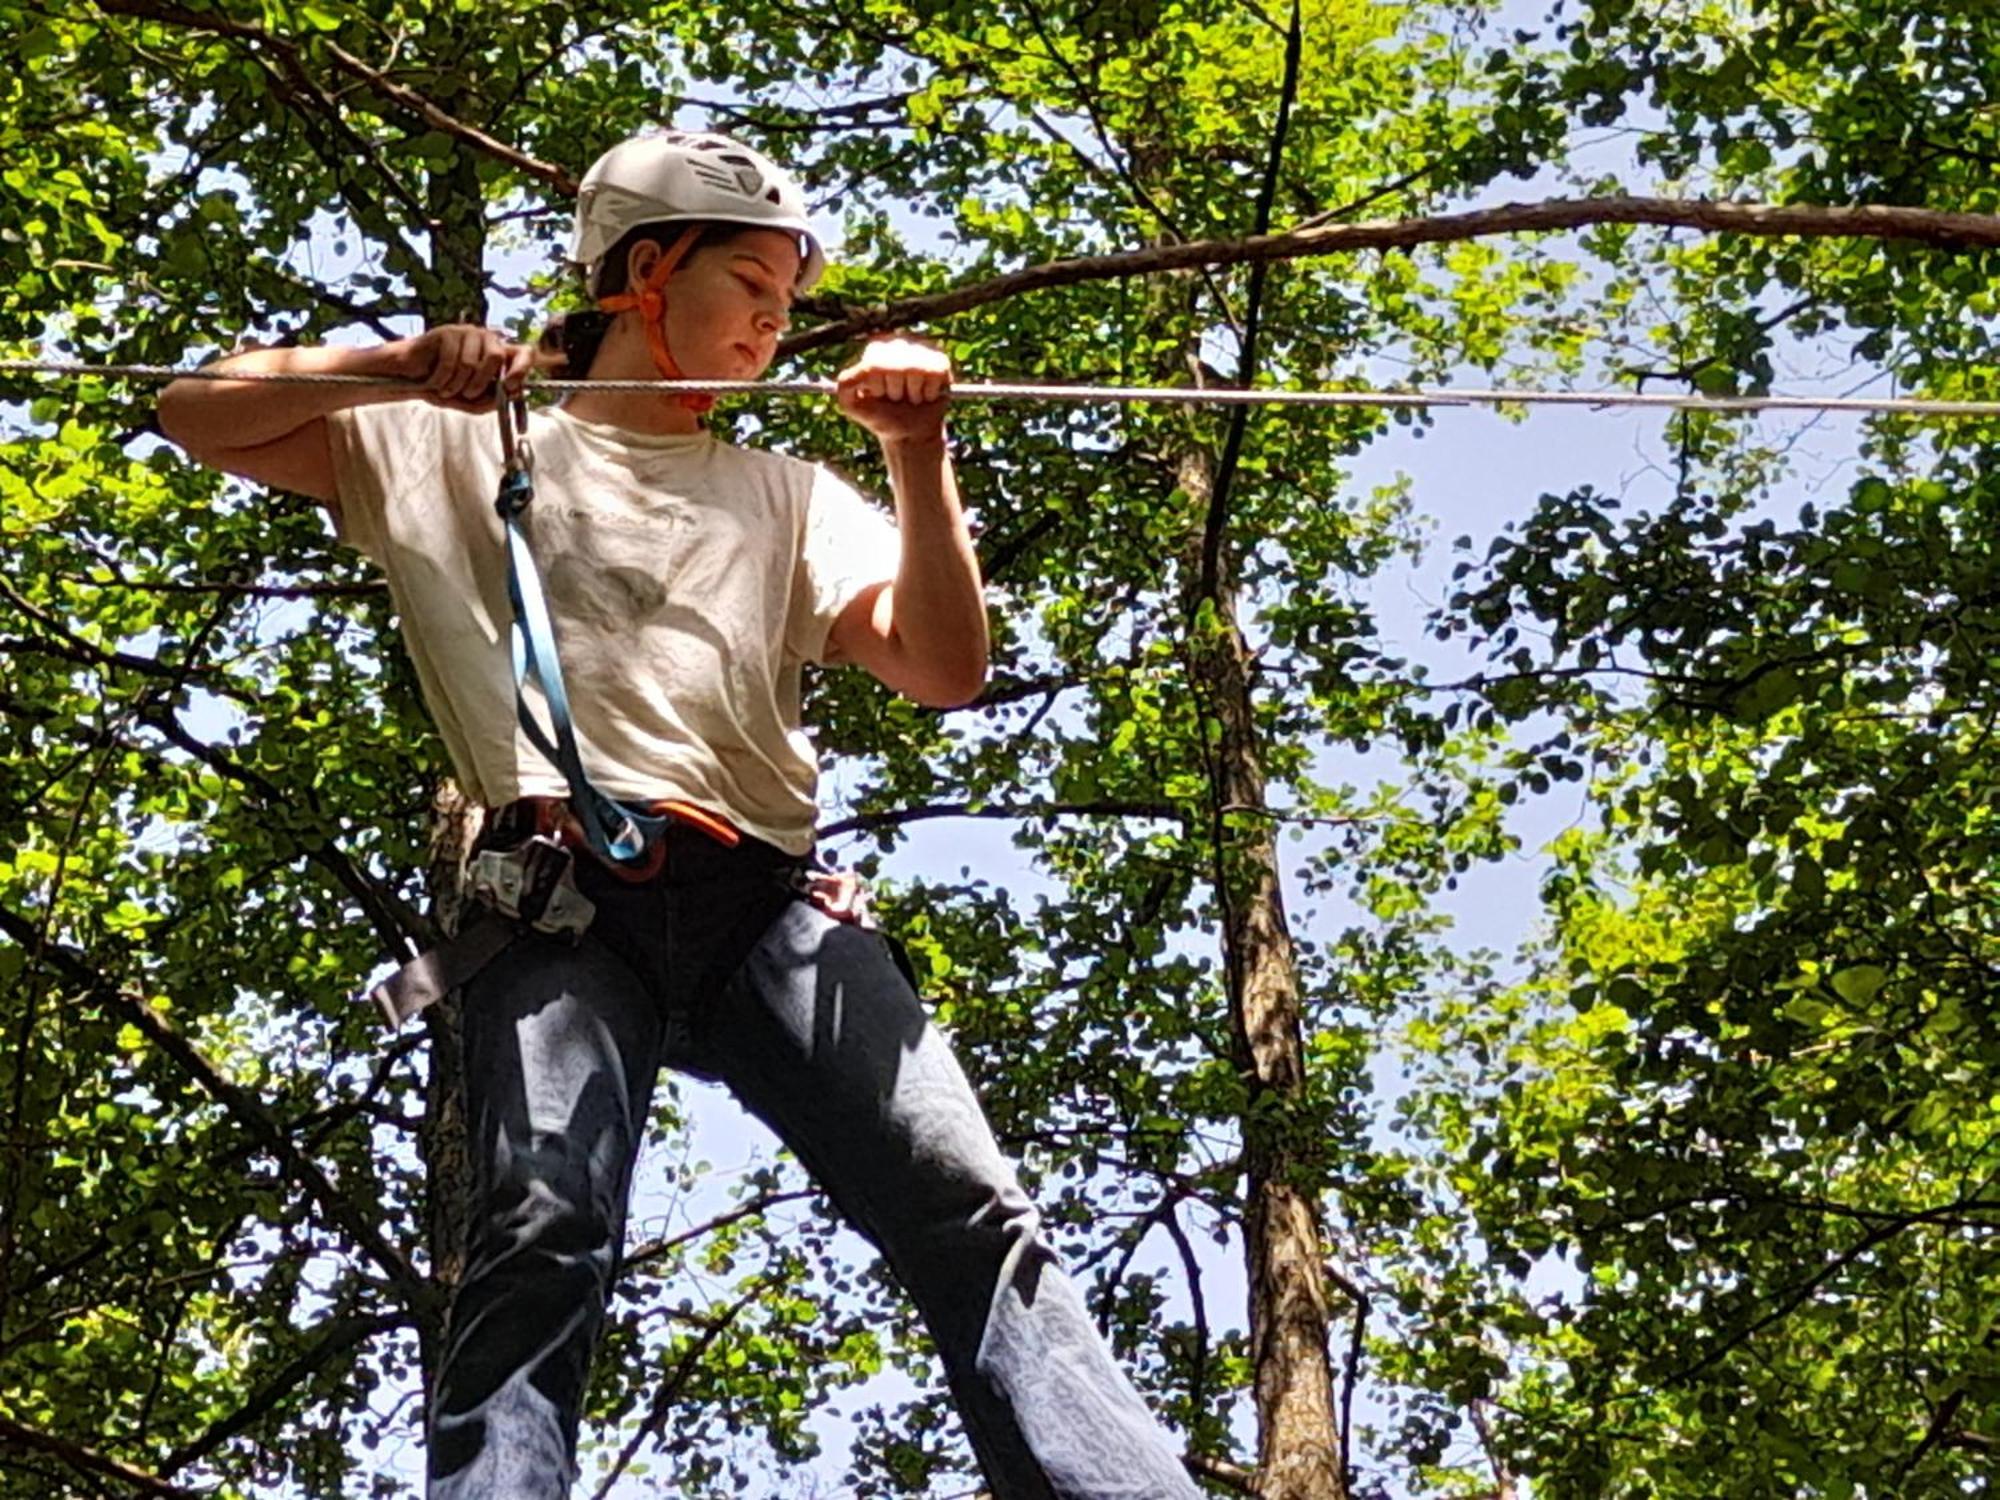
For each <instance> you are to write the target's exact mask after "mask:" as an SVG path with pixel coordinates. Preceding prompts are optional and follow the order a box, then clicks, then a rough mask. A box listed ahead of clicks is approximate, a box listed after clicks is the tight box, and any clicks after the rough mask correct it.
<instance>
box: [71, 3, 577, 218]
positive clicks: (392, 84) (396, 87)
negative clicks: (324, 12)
mask: <svg viewBox="0 0 2000 1500" xmlns="http://www.w3.org/2000/svg"><path fill="white" fill-rule="evenodd" d="M97 6H98V9H100V10H105V11H109V12H111V13H112V14H114V15H121V16H139V17H143V18H144V19H146V20H152V21H163V22H165V23H167V24H168V25H170V26H180V27H184V28H185V29H187V30H189V31H205V32H209V33H211V34H212V35H216V36H229V37H238V38H241V39H243V40H245V41H254V42H256V43H258V44H259V45H260V46H264V47H268V48H270V49H271V50H272V51H273V52H276V53H278V54H280V55H281V56H283V57H285V58H286V59H288V60H289V61H290V62H291V63H292V64H293V65H297V66H302V64H301V63H300V56H301V54H302V53H303V52H304V51H305V49H304V48H303V47H302V46H301V45H300V44H299V43H297V42H294V41H291V40H289V39H287V38H285V37H281V36H278V35H275V34H274V33H272V32H270V31H267V30H265V28H263V27H262V26H258V25H255V24H253V23H251V22H248V21H232V20H229V19H228V18H226V17H223V16H218V15H213V14H209V13H207V12H203V11H194V10H188V9H186V8H185V7H183V6H180V5H175V4H173V3H171V0H97ZM315 46H316V47H317V48H318V49H321V50H323V51H324V52H325V53H326V56H327V57H328V58H329V59H331V60H332V62H333V64H334V65H335V66H336V67H338V68H339V69H340V70H341V71H342V72H343V73H346V74H348V75H349V76H350V77H353V78H357V79H359V80H361V81H362V82H363V83H365V84H367V85H368V86H369V87H370V88H371V89H373V90H374V91H375V92H376V93H377V94H379V95H381V96H382V98H384V99H386V100H388V101H389V102H390V103H392V104H394V105H395V106H396V107H397V108H399V109H401V110H403V111H404V112H405V113H407V114H410V115H414V116H415V117H416V118H417V119H419V120H421V121H423V123H424V124H425V125H427V126H429V127H430V128H431V129H433V130H435V131H438V132H439V133H441V134H443V135H448V136H452V137H453V138H455V139H457V140H460V141H463V142H464V143H465V144H466V145H468V146H471V147H472V148H473V149H475V150H477V151H480V152H483V153H484V154H485V155H487V156H490V157H492V158H493V159H494V160H496V161H501V162H505V163H506V164H507V165H508V166H510V167H513V168H514V169H515V170H517V171H519V172H521V173H523V174H524V175H526V176H529V177H532V178H534V179H536V180H537V181H539V182H544V183H547V184H548V185H549V186H550V187H552V188H554V189H556V191H558V192H559V193H561V194H563V196H565V197H574V196H576V188H577V183H576V179H575V178H573V177H571V176H570V175H569V174H568V173H567V172H565V171H563V169H562V168H560V167H558V166H556V165H554V164H553V163H551V162H545V161H541V160H538V159H537V158H535V157H532V156H530V155H528V154H527V153H526V152H525V151H519V150H516V149H515V148H514V147H512V146H509V145H507V144H506V143H505V142H504V141H500V140H496V139H495V138H494V137H492V136H490V135H488V134H487V133H486V132H485V131H483V130H481V129H479V128H478V127H477V126H473V125H468V124H466V123H465V121H463V120H460V119H458V118H456V117H455V116H452V115H450V114H447V113H446V112H445V111H444V110H442V109H440V108H439V107H438V106H437V105H435V104H433V103H432V102H431V101H430V100H429V99H427V98H425V97H424V96H423V95H422V94H420V93H418V92H417V91H416V90H415V89H413V88H410V87H408V86H407V85H404V84H400V83H397V82H396V81H395V80H394V79H392V78H390V77H389V76H388V75H387V74H386V73H383V72H381V71H380V70H378V69H376V68H372V67H370V66H369V65H368V64H367V63H365V62H363V61H362V60H361V59H360V58H358V57H356V56H355V55H354V54H353V53H351V52H349V51H347V50H346V49H345V48H344V47H341V46H340V45H339V44H338V43H336V42H332V41H329V40H327V39H326V38H324V37H322V38H318V39H317V40H316V42H315Z"/></svg>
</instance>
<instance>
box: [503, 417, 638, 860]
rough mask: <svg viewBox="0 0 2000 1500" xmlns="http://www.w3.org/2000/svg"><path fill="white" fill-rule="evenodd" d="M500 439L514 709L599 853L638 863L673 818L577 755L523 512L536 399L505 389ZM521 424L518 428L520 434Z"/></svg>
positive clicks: (529, 493) (530, 489)
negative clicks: (534, 689)
mask: <svg viewBox="0 0 2000 1500" xmlns="http://www.w3.org/2000/svg"><path fill="white" fill-rule="evenodd" d="M495 404H496V405H497V406H498V408H499V412H500V444H501V451H502V454H503V455H504V461H505V469H504V471H503V472H502V474H501V477H500V494H499V496H498V497H497V498H496V499H495V500H494V502H493V508H494V509H495V510H496V511H498V512H499V513H500V522H501V524H502V526H504V527H505V528H506V533H507V602H508V604H509V606H510V607H511V608H512V610H513V616H514V617H513V620H512V622H511V623H510V625H509V627H508V637H509V639H510V641H511V643H512V645H513V653H514V712H515V716H516V717H517V718H519V720H520V721H521V728H522V730H523V732H524V733H526V735H527V736H528V739H529V741H530V743H532V744H533V745H534V747H535V748H536V749H537V750H539V751H541V752H542V754H543V755H545V756H547V757H548V758H549V760H550V762H551V763H553V764H554V766H555V768H556V769H557V770H559V771H561V772H562V774H563V779H564V780H565V781H566V782H568V783H569V805H570V810H571V811H572V812H574V813H575V814H576V817H577V821H578V822H579V823H581V824H582V825H583V832H584V837H585V839H586V840H587V841H588V842H589V844H590V847H591V849H592V851H593V852H594V853H596V854H598V855H600V856H602V857H603V858H605V859H608V860H611V861H613V862H614V863H618V864H633V863H636V862H637V861H639V860H641V859H643V858H644V857H645V855H646V852H647V851H648V850H649V849H651V848H652V847H653V845H654V844H655V843H656V842H657V841H658V840H659V838H660V836H661V834H662V833H663V832H664V831H665V829H666V826H667V821H668V820H667V819H665V818H660V817H652V816H649V815H647V814H645V813H639V812H634V811H633V810H632V809H631V808H629V807H626V806H624V805H623V804H622V803H620V802H618V801H617V800H616V799H614V798H612V797H610V796H607V795H606V794H605V793H604V792H602V791H599V790H598V788H597V787H596V786H595V785H593V784H592V782H591V780H590V777H589V776H587V775H586V774H585V773H584V769H583V757H582V756H581V755H579V754H578V753H577V748H576V728H575V725H574V724H573V723H572V721H571V719H570V712H569V693H568V691H567V689H565V688H564V686H563V674H562V660H561V658H560V657H558V656H557V655H556V636H555V625H554V622H553V621H551V620H550V619H549V606H548V601H547V599H545V598H544V597H543V595H542V575H541V571H540V569H538V568H537V567H536V566H535V554H534V552H533V551H532V550H530V548H529V546H528V535H527V532H526V531H524V530H523V529H522V527H521V513H522V512H523V511H525V510H526V509H527V508H528V502H529V501H531V500H533V499H534V498H535V480H534V475H533V472H532V469H533V462H534V455H533V453H532V452H531V451H530V450H529V447H528V402H527V398H526V397H524V396H513V397H509V396H508V394H507V393H506V392H505V391H502V392H500V393H499V398H498V400H497V402H496V403H495ZM517 428H518V432H517ZM530 680H532V681H533V682H535V684H536V685H537V686H539V687H540V688H541V690H542V697H543V699H544V700H545V701H546V702H547V703H548V705H549V719H550V721H551V723H552V725H553V728H554V730H555V733H554V736H553V738H551V736H550V734H549V732H548V731H547V730H544V729H543V728H542V726H541V724H540V723H539V722H538V721H537V720H536V718H535V715H534V713H533V711H532V710H531V709H530V708H529V707H528V691H527V689H528V683H529V682H530Z"/></svg>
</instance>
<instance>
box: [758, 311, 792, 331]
mask: <svg viewBox="0 0 2000 1500" xmlns="http://www.w3.org/2000/svg"><path fill="white" fill-rule="evenodd" d="M791 326H792V315H791V314H790V313H788V312H786V311H785V310H784V309H783V308H778V307H766V308H761V309H759V310H758V313H757V328H758V331H759V332H762V333H772V334H777V333H783V332H784V331H785V330H786V329H787V328H790V327H791Z"/></svg>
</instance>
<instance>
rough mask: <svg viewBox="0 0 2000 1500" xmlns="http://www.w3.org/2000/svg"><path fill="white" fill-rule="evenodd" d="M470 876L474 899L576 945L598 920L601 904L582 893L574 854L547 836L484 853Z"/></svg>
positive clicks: (475, 863)
mask: <svg viewBox="0 0 2000 1500" xmlns="http://www.w3.org/2000/svg"><path fill="white" fill-rule="evenodd" d="M468 876H469V879H468V882H467V883H468V886H469V888H470V890H471V892H472V896H473V899H475V900H477V901H480V902H483V903H484V904H485V905H487V906H490V907H492V908H493V909H494V910H495V911H497V912H499V913H500V915H501V916H503V917H511V918H513V919H514V920H515V921H517V922H525V923H527V924H528V925H529V926H530V927H532V928H534V929H535V931H537V932H546V933H551V934H553V935H556V936H566V937H568V938H569V939H570V940H571V941H572V942H574V941H576V940H577V939H578V938H581V937H582V936H583V934H584V931H585V930H586V929H587V928H588V927H589V926H590V924H591V921H592V920H593V919H594V918H595V917H596V916H597V904H596V903H595V902H593V901H592V900H591V899H590V898H589V897H588V896H586V895H584V894H583V892H582V891H580V890H578V889H577V886H576V859H575V856H573V855H572V854H571V853H570V851H569V850H568V849H566V848H564V847H563V845H562V844H560V843H558V842H557V841H556V840H555V839H553V838H550V837H549V836H548V835H546V834H540V833H538V834H534V835H532V836H531V837H529V838H526V839H523V840H522V841H521V842H520V843H518V844H516V845H515V846H514V847H513V848H511V849H486V850H482V851H481V852H480V853H479V854H477V855H475V856H474V857H473V860H472V863H471V867H470V869H469V871H468Z"/></svg>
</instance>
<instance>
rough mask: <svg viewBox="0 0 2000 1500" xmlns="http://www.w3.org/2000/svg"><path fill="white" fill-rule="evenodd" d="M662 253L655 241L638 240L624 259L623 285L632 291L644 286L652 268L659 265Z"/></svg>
mask: <svg viewBox="0 0 2000 1500" xmlns="http://www.w3.org/2000/svg"><path fill="white" fill-rule="evenodd" d="M664 253H665V252H664V251H662V250H661V249H660V247H659V245H658V244H657V243H656V242H655V241H653V240H648V239H642V240H640V241H639V243H638V244H636V245H634V246H633V247H632V249H631V250H630V251H629V252H628V253H627V255H626V257H625V285H626V286H627V287H628V288H629V289H630V290H632V291H635V292H636V291H638V290H639V288H640V287H642V286H644V285H645V284H646V278H647V277H648V276H650V275H651V274H652V273H653V267H654V266H656V265H658V264H659V263H660V257H661V255H663V254H664Z"/></svg>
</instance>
